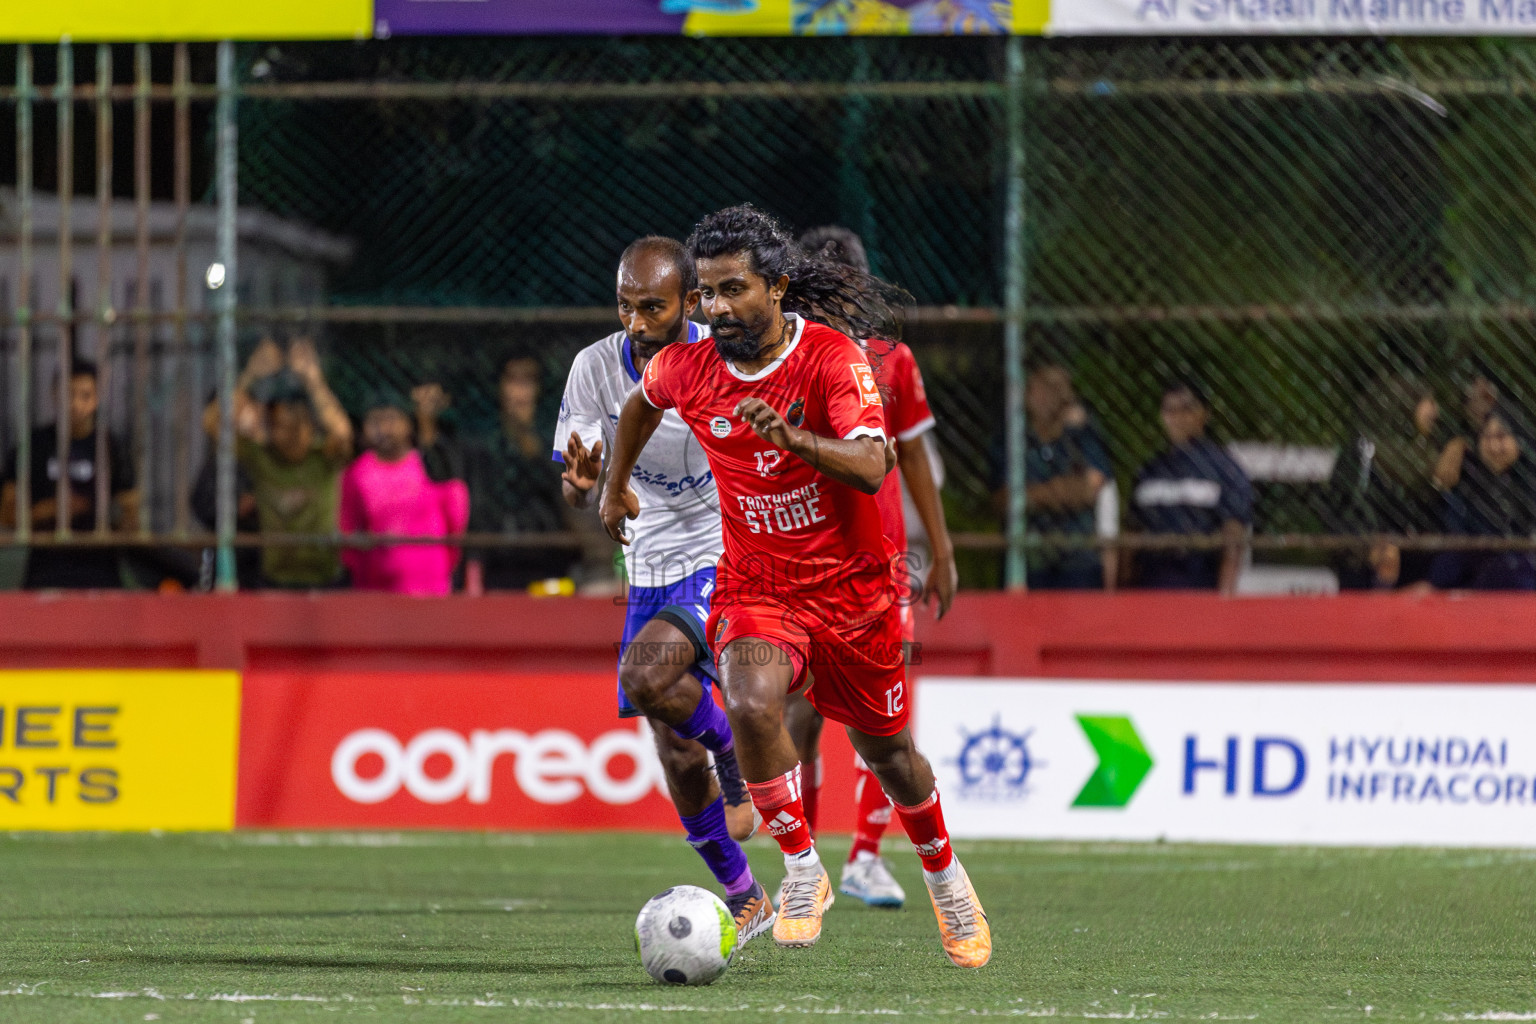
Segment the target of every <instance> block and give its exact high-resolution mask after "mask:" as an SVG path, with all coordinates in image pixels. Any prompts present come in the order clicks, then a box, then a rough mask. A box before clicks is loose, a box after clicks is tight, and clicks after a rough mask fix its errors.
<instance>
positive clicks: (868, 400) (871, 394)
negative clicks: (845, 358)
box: [848, 363, 880, 408]
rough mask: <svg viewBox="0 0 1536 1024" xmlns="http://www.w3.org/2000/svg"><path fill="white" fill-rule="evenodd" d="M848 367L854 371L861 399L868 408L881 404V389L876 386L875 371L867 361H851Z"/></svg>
mask: <svg viewBox="0 0 1536 1024" xmlns="http://www.w3.org/2000/svg"><path fill="white" fill-rule="evenodd" d="M848 369H850V370H852V371H853V379H854V380H855V381H857V382H858V385H859V401H860V403H862V404H863V405H864V406H865V407H866V408H867V407H869V406H871V405H879V404H880V389H879V388H878V387H876V386H875V371H874V370H871V369H870V368H869V366H868V364H865V363H849V364H848Z"/></svg>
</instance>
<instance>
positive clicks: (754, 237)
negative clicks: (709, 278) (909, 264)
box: [688, 203, 912, 347]
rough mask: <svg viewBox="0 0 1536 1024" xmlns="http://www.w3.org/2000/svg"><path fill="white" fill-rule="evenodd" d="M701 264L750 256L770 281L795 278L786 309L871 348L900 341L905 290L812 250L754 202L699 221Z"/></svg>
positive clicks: (751, 265)
mask: <svg viewBox="0 0 1536 1024" xmlns="http://www.w3.org/2000/svg"><path fill="white" fill-rule="evenodd" d="M688 249H689V251H691V252H692V253H693V257H694V259H696V260H700V259H714V258H716V257H719V256H729V255H733V254H735V253H746V254H747V266H748V269H750V270H751V271H752V272H753V273H754V274H758V275H760V276H761V277H762V278H763V279H764V280H765V281H770V282H772V281H776V280H778V279H779V278H780V277H788V278H789V290H788V291H787V292H785V293H784V300H783V308H784V310H785V311H786V312H789V313H799V314H800V315H801V316H803V317H805V318H806V319H807V320H815V321H816V322H818V323H822V324H825V325H827V326H828V327H831V328H832V329H833V330H837V331H841V332H842V333H844V334H846V335H848V336H849V337H850V338H853V339H854V340H855V341H858V342H860V343H861V344H864V345H865V346H866V347H868V346H869V343H870V342H886V343H891V342H895V341H898V340H900V338H901V329H902V325H903V322H904V320H905V318H906V307H907V304H908V303H909V302H911V301H912V296H911V295H909V294H908V293H907V291H906V289H904V288H900V287H898V286H896V285H893V284H891V283H889V282H887V281H882V280H880V278H878V277H875V276H874V275H873V274H870V273H868V272H867V271H863V270H859V269H857V268H855V267H851V266H848V265H847V264H844V263H841V262H839V261H837V260H835V259H833V258H831V257H830V256H828V255H827V254H826V253H825V252H821V251H817V252H808V251H806V250H805V249H804V248H802V247H801V246H800V245H799V244H798V243H797V242H796V241H795V239H794V237H793V236H792V235H791V234H790V233H789V232H788V231H787V230H785V228H784V226H783V225H782V224H780V223H779V222H778V221H777V220H776V219H774V218H773V217H772V216H770V215H769V214H767V213H764V212H763V211H762V210H759V209H758V208H757V207H755V206H753V205H751V204H750V203H742V204H740V205H738V206H728V207H726V208H725V209H723V210H717V211H716V212H714V213H712V214H710V215H709V216H707V217H705V218H704V219H703V220H701V221H699V223H698V224H697V225H695V227H694V229H693V233H692V234H690V235H689V236H688Z"/></svg>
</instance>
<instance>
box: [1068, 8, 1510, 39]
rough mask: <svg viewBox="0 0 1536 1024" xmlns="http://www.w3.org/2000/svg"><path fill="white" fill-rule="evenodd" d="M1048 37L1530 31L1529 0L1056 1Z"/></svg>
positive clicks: (1508, 32)
mask: <svg viewBox="0 0 1536 1024" xmlns="http://www.w3.org/2000/svg"><path fill="white" fill-rule="evenodd" d="M1046 31H1047V34H1050V35H1088V36H1103V35H1174V36H1183V35H1227V36H1232V35H1373V36H1383V35H1530V34H1531V33H1532V32H1533V31H1536V3H1532V2H1531V0H1054V2H1053V3H1052V4H1051V16H1050V23H1049V25H1048V27H1047V30H1046Z"/></svg>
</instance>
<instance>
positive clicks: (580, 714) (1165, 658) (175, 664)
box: [0, 593, 1536, 832]
mask: <svg viewBox="0 0 1536 1024" xmlns="http://www.w3.org/2000/svg"><path fill="white" fill-rule="evenodd" d="M623 617H624V609H623V607H622V605H620V604H617V603H615V602H613V601H611V600H582V599H542V600H540V599H534V598H529V597H525V596H522V595H507V596H494V597H486V598H449V599H443V600H415V599H409V598H396V597H390V596H384V595H372V594H322V595H314V596H310V595H295V594H241V595H232V596H204V595H181V596H165V597H161V596H155V595H141V594H99V595H78V596H59V595H32V594H14V595H4V596H0V667H3V668H42V667H51V668H63V667H78V668H193V667H202V668H225V669H236V670H240V671H242V672H243V673H244V691H245V693H244V710H243V713H242V742H241V769H240V772H241V774H240V784H239V787H238V794H239V796H238V801H239V808H238V816H237V821H238V823H240V824H244V825H277V826H309V825H315V826H322V827H323V826H333V827H334V826H343V825H349V824H350V825H356V826H362V827H402V826H404V827H411V826H428V827H470V828H475V827H491V828H528V827H533V828H551V827H558V828H569V827H604V828H615V827H617V828H625V827H628V828H635V827H641V828H647V827H648V828H670V827H672V826H673V824H674V821H673V818H672V816H671V814H670V812H669V811H668V808H667V802H666V801H665V800H664V799H663V798H662V797H661V796H660V795H659V794H656V793H654V792H652V793H647V794H645V795H644V796H643V797H637V798H635V799H633V800H632V801H630V800H628V798H624V797H620V798H618V799H617V800H614V799H609V800H606V801H600V800H597V799H595V798H594V793H593V789H592V787H593V786H597V787H599V788H602V787H605V786H606V787H608V790H607V791H608V792H609V794H610V796H612V794H613V793H614V792H617V791H618V789H616V788H615V787H622V783H623V779H624V778H625V777H626V774H627V773H628V770H629V769H628V768H627V767H626V766H629V765H632V764H633V762H632V761H631V760H628V759H627V758H626V756H625V755H624V754H623V753H622V751H619V747H617V746H615V743H618V744H620V745H621V746H622V745H623V743H624V742H627V741H626V738H625V737H624V736H619V735H616V734H615V730H619V729H622V728H629V727H630V726H628V725H624V724H622V723H620V722H619V721H618V720H617V719H616V718H615V717H614V716H613V710H612V709H613V703H612V701H613V689H612V687H613V679H614V676H613V672H614V660H615V647H614V642H615V640H616V639H617V637H618V636H619V631H620V628H621V626H622V623H623ZM918 639H919V642H920V643H921V645H922V647H921V652H920V655H919V662H918V664H917V665H916V666H915V668H914V672H915V673H916V674H919V675H921V674H944V675H961V676H987V675H998V676H1035V677H1059V678H1074V677H1077V678H1096V677H1103V678H1130V679H1173V680H1255V681H1259V680H1270V681H1318V682H1329V681H1372V680H1380V681H1397V682H1414V681H1425V682H1428V681H1442V682H1455V681H1468V682H1472V681H1477V682H1532V681H1536V597H1528V596H1521V595H1502V596H1499V595H1477V596H1468V597H1455V596H1447V595H1434V596H1431V597H1427V598H1410V597H1402V596H1393V595H1353V596H1343V597H1338V598H1316V599H1310V598H1309V599H1242V600H1224V599H1221V598H1217V597H1214V596H1210V595H1204V594H1147V593H1141V594H1135V593H1133V594H1124V595H1114V596H1109V595H1103V594H1031V595H1027V596H1015V595H1005V594H965V595H961V596H960V597H959V598H958V599H957V600H956V603H955V607H954V609H953V610H952V612H951V614H950V615H949V616H948V617H947V618H946V619H945V620H944V621H943V622H941V623H935V622H934V621H933V620H932V618H931V616H930V615H929V614H928V613H926V612H922V613H920V614H919V616H918ZM573 699H574V700H578V701H579V702H580V705H579V707H573V706H572V704H571V701H572V700H573ZM920 711H921V709H919V713H920ZM511 725H515V726H516V728H517V729H518V730H521V731H522V733H523V734H525V735H526V742H527V744H530V745H527V746H524V745H522V744H524V742H525V740H524V738H523V736H522V735H520V736H518V737H513V738H512V740H511V741H509V742H513V743H514V747H515V749H513V750H510V751H508V753H507V754H502V755H498V758H499V759H497V760H491V761H488V760H486V759H485V758H484V757H481V756H480V754H479V753H475V754H473V755H471V754H465V753H463V749H468V748H463V749H460V748H454V749H455V750H459V752H460V754H461V755H462V756H460V758H459V760H460V761H463V762H465V763H471V762H473V763H474V764H476V765H478V766H479V767H478V769H477V770H479V771H480V772H481V775H480V776H478V777H481V778H484V779H488V780H490V781H488V782H487V783H485V785H487V786H489V789H488V790H487V791H486V796H487V799H484V800H477V799H475V798H472V797H470V796H469V795H468V791H467V790H466V792H465V793H463V794H457V795H452V794H450V795H448V796H446V797H445V798H444V799H443V800H442V801H440V802H433V801H431V800H422V799H420V798H419V797H418V796H416V795H413V794H412V793H407V792H405V791H403V790H400V791H395V790H392V791H391V793H390V794H389V795H388V796H387V797H381V798H380V799H379V800H378V801H377V802H372V803H368V802H364V803H359V802H357V801H352V802H348V801H347V800H345V799H343V798H342V796H341V794H340V792H339V789H338V788H337V786H336V785H333V782H332V780H333V778H334V777H335V772H336V770H337V769H336V768H335V767H334V765H333V762H332V761H331V758H332V756H333V754H334V753H335V751H337V750H338V749H339V746H338V744H340V743H341V741H342V740H343V739H344V738H345V737H347V736H351V735H354V734H355V733H357V732H358V731H359V730H368V729H382V730H384V731H387V732H389V733H390V735H391V736H393V737H395V740H389V742H390V743H395V742H396V740H398V743H399V744H403V745H406V747H405V748H404V749H405V751H406V752H405V753H402V752H401V750H394V751H393V754H392V756H393V757H394V758H395V763H396V764H397V765H401V764H412V763H414V762H411V760H410V756H409V749H410V748H409V746H408V745H409V743H410V741H411V739H412V738H413V737H418V736H420V735H421V734H422V733H423V731H430V730H446V731H447V732H451V733H454V735H456V736H458V737H460V738H461V739H462V741H463V742H470V743H473V742H474V741H475V740H474V737H475V731H476V730H482V729H489V730H499V729H503V728H507V727H509V726H511ZM549 730H557V731H564V732H566V733H567V734H568V735H570V736H571V737H572V738H571V739H570V740H565V739H563V738H560V737H556V739H558V740H559V741H560V742H563V743H565V744H566V747H568V748H569V750H568V751H565V752H562V750H563V749H564V748H559V745H558V743H557V744H556V747H548V743H547V742H545V740H548V739H549V737H548V736H547V735H545V734H547V733H548V731H549ZM438 735H446V733H439V734H438ZM539 736H545V740H540V739H539V738H538V737H539ZM604 737H606V738H604ZM447 740H448V741H450V742H451V743H458V742H460V740H455V739H454V738H453V736H448V737H447ZM576 741H579V743H580V749H577V746H574V745H573V744H575V743H576ZM541 742H545V746H539V743H541ZM546 748H547V749H546ZM475 749H476V750H478V748H475ZM603 750H606V751H608V753H609V754H610V755H612V756H611V757H610V758H609V759H608V760H605V761H603V762H602V763H603V764H604V765H605V766H606V767H604V768H603V769H602V770H603V771H604V772H605V773H606V774H604V775H602V776H598V775H594V774H592V773H593V772H595V771H597V770H598V769H596V768H593V767H592V764H593V763H595V762H591V761H588V760H583V758H587V757H588V756H589V754H590V752H592V751H603ZM616 751H617V753H615V752H616ZM823 751H824V755H825V760H826V788H825V790H824V797H823V810H822V819H821V820H822V828H823V829H824V830H826V831H829V832H840V831H847V830H849V829H850V828H851V826H852V797H851V789H852V787H851V783H852V770H851V764H850V762H851V748H850V747H849V745H848V741H847V738H846V737H845V736H844V735H842V732H841V730H839V729H836V728H832V729H828V730H827V732H826V734H825V736H824V739H823ZM386 752H389V751H386ZM451 752H452V751H450V753H451ZM524 754H526V755H527V756H528V757H529V758H530V759H531V760H530V762H529V765H528V766H525V767H524V769H523V770H526V771H530V772H543V773H544V775H543V776H540V778H543V777H544V776H547V777H548V779H552V780H554V781H553V783H551V784H555V785H566V786H571V785H573V783H572V782H571V781H570V780H572V779H580V780H584V781H582V782H581V785H582V786H584V787H585V788H584V789H583V790H582V792H581V793H580V794H579V795H578V796H572V797H571V798H570V800H569V802H562V801H561V800H560V799H559V798H558V797H554V798H550V799H549V800H546V801H545V802H544V804H543V805H542V806H535V804H538V803H539V801H537V800H532V802H530V800H531V799H532V798H531V797H530V796H529V795H528V784H525V782H526V780H525V779H522V778H520V777H518V776H517V774H516V772H517V766H518V764H519V762H518V760H517V758H519V757H522V756H523V755H524ZM591 756H594V757H595V756H596V755H595V754H594V755H591ZM431 757H432V758H434V761H433V766H432V767H431V768H430V769H428V768H427V767H426V764H425V762H423V763H422V764H420V765H417V766H416V767H415V768H414V769H407V770H408V771H416V772H417V774H416V775H415V776H414V777H415V778H416V779H417V787H416V788H417V790H421V789H422V788H423V786H427V787H430V785H431V779H437V778H440V777H442V776H443V773H444V772H445V771H447V772H450V774H451V770H450V769H451V766H452V764H453V763H454V759H453V758H452V757H446V756H444V755H443V754H433V755H431ZM402 758H404V760H403V761H402V760H401V759H402ZM475 758H479V759H478V760H475ZM562 759H564V760H562ZM383 763H384V762H383V761H381V760H380V759H379V757H378V756H377V755H375V754H372V753H364V754H362V755H360V759H359V760H356V761H355V762H354V764H355V768H356V774H357V776H358V777H364V776H366V777H372V776H373V775H375V774H376V773H377V772H378V771H379V770H380V767H381V766H382V765H383ZM541 766H542V767H541ZM421 772H425V773H426V775H427V776H430V777H431V779H429V780H428V781H427V782H426V783H423V782H421V779H422V778H423V776H422V775H421V774H420V773H421ZM583 773H585V774H583ZM411 777H412V776H410V775H406V776H402V778H405V779H407V780H409V778H411ZM514 782H516V783H517V785H516V786H514V785H513V783H514ZM530 784H531V785H534V786H535V788H537V786H538V785H539V784H540V783H539V780H538V779H537V778H536V779H535V780H534V782H533V783H530ZM519 787H520V788H519ZM405 788H406V789H409V785H405ZM455 792H457V791H455Z"/></svg>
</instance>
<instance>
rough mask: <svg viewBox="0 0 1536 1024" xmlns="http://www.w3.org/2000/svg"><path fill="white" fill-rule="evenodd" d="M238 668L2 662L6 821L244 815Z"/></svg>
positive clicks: (71, 822) (0, 756)
mask: <svg viewBox="0 0 1536 1024" xmlns="http://www.w3.org/2000/svg"><path fill="white" fill-rule="evenodd" d="M239 735H240V676H239V674H238V673H236V672H194V671H115V670H100V671H96V670H70V671H38V672H0V830H7V829H49V830H53V829H110V830H127V831H132V830H140V829H166V830H168V831H175V830H203V829H209V830H223V829H229V828H232V827H234V822H235V768H236V757H237V753H238V746H239Z"/></svg>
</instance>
